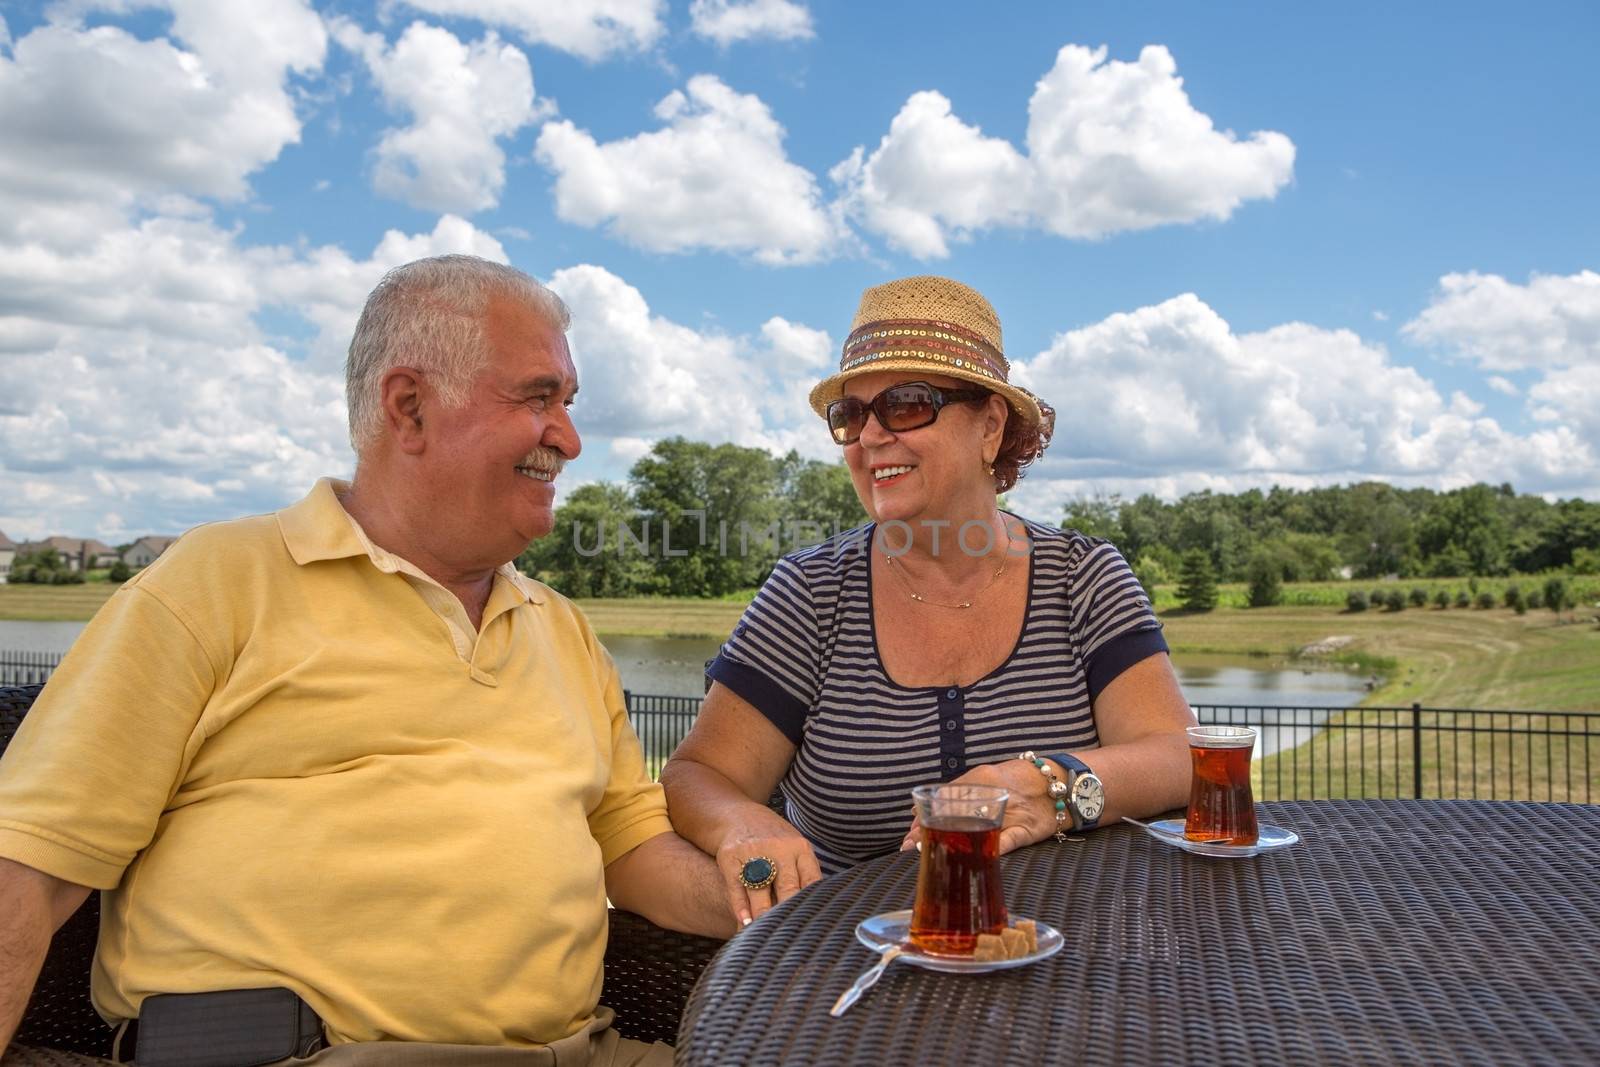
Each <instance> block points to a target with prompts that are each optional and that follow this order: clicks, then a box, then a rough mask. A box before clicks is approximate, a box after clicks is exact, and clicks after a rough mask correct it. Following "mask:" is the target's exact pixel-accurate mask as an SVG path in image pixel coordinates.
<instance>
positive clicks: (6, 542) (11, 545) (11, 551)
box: [0, 530, 17, 585]
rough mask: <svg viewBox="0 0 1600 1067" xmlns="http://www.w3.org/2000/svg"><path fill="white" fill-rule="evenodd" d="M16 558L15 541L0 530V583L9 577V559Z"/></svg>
mask: <svg viewBox="0 0 1600 1067" xmlns="http://www.w3.org/2000/svg"><path fill="white" fill-rule="evenodd" d="M16 558H17V543H16V542H15V541H13V540H11V538H9V537H7V536H6V535H5V531H4V530H0V585H4V584H5V583H6V582H7V581H9V580H10V578H11V561H12V560H14V559H16Z"/></svg>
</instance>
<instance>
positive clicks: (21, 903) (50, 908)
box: [0, 859, 89, 1050]
mask: <svg viewBox="0 0 1600 1067" xmlns="http://www.w3.org/2000/svg"><path fill="white" fill-rule="evenodd" d="M88 895H89V888H88V887H87V886H81V885H77V884H76V883H73V882H66V881H62V880H61V879H60V878H56V877H54V876H52V875H48V874H45V873H44V872H43V871H38V870H34V869H33V868H32V867H29V866H26V865H25V864H21V863H17V862H16V861H14V860H8V859H0V1050H3V1049H4V1048H5V1047H6V1046H7V1045H8V1044H10V1043H11V1035H13V1034H15V1033H16V1032H17V1024H18V1023H20V1022H21V1021H22V1012H23V1010H24V1009H25V1008H27V1006H28V997H30V996H31V995H32V994H33V983H34V982H35V981H37V980H38V978H39V968H40V966H42V965H43V963H44V957H45V953H46V952H48V951H49V950H50V938H51V937H52V936H53V935H54V934H55V932H56V931H57V930H58V929H60V927H61V924H62V923H64V922H66V921H67V920H68V919H70V918H72V913H73V912H75V911H77V910H78V906H79V905H80V904H82V903H83V901H84V898H86V897H87V896H88Z"/></svg>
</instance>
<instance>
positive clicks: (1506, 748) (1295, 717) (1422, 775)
mask: <svg viewBox="0 0 1600 1067" xmlns="http://www.w3.org/2000/svg"><path fill="white" fill-rule="evenodd" d="M627 699H628V717H629V718H630V719H631V720H632V721H633V726H634V730H635V731H636V732H637V733H638V734H639V739H640V741H641V743H642V744H643V746H644V750H645V753H646V755H647V757H648V758H649V761H650V765H651V767H652V768H659V766H660V765H661V764H662V763H664V762H665V761H666V758H667V757H668V756H669V755H671V754H672V750H673V749H674V748H675V747H676V746H677V744H678V742H679V741H681V740H683V737H684V735H685V734H687V733H688V732H689V727H690V726H692V725H693V724H694V718H695V715H697V714H698V713H699V710H700V698H699V697H678V696H654V695H644V694H639V693H629V694H628V695H627ZM1194 711H1195V714H1196V716H1197V717H1198V718H1199V720H1200V721H1201V722H1204V723H1223V724H1226V725H1230V726H1253V727H1255V728H1256V729H1257V730H1258V731H1260V734H1261V739H1260V748H1259V750H1258V752H1257V759H1256V763H1255V775H1256V781H1255V790H1256V799H1258V800H1325V799H1336V798H1341V797H1368V798H1377V797H1403V798H1418V799H1422V798H1427V799H1453V798H1465V797H1471V798H1477V799H1483V800H1532V801H1545V800H1550V801H1567V802H1571V803H1578V804H1593V803H1596V802H1600V712H1581V711H1575V712H1565V711H1480V710H1475V709H1465V708H1424V707H1422V706H1421V705H1416V704H1413V705H1412V706H1410V707H1384V708H1350V709H1342V708H1307V707H1262V706H1254V705H1252V706H1234V705H1214V704H1197V705H1194Z"/></svg>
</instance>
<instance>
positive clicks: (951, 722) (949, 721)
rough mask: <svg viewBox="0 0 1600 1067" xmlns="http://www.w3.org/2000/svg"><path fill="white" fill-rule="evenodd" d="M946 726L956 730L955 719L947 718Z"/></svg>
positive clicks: (947, 728)
mask: <svg viewBox="0 0 1600 1067" xmlns="http://www.w3.org/2000/svg"><path fill="white" fill-rule="evenodd" d="M944 728H945V729H946V730H954V729H955V728H956V721H955V720H954V719H946V720H945V721H944Z"/></svg>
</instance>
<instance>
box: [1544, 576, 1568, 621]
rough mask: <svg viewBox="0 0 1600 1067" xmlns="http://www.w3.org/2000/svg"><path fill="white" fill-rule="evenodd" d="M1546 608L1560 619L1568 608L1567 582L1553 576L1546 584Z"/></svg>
mask: <svg viewBox="0 0 1600 1067" xmlns="http://www.w3.org/2000/svg"><path fill="white" fill-rule="evenodd" d="M1544 602H1545V606H1546V607H1548V608H1549V609H1550V610H1551V611H1553V612H1555V613H1556V616H1557V617H1558V618H1559V617H1560V615H1561V612H1562V610H1563V609H1565V608H1566V607H1567V580H1566V579H1565V578H1562V577H1559V576H1553V577H1551V578H1549V579H1547V580H1546V581H1545V583H1544Z"/></svg>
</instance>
